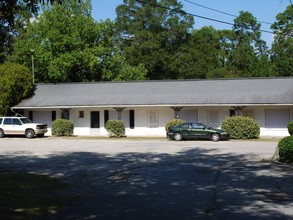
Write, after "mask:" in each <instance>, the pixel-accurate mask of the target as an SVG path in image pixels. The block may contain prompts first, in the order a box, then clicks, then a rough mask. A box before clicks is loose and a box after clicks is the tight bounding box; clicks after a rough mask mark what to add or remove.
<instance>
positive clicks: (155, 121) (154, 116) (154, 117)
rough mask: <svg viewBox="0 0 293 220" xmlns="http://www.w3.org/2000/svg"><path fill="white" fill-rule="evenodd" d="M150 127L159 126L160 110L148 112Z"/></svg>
mask: <svg viewBox="0 0 293 220" xmlns="http://www.w3.org/2000/svg"><path fill="white" fill-rule="evenodd" d="M148 127H149V128H158V127H159V112H158V111H149V112H148Z"/></svg>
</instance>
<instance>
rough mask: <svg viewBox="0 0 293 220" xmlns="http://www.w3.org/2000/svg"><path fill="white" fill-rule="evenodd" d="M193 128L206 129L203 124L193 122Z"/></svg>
mask: <svg viewBox="0 0 293 220" xmlns="http://www.w3.org/2000/svg"><path fill="white" fill-rule="evenodd" d="M191 128H193V129H204V126H203V125H202V124H197V123H192V124H191Z"/></svg>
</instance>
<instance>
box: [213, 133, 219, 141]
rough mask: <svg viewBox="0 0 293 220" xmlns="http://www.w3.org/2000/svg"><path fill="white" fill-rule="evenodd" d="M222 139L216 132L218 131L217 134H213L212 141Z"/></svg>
mask: <svg viewBox="0 0 293 220" xmlns="http://www.w3.org/2000/svg"><path fill="white" fill-rule="evenodd" d="M220 139H221V137H220V135H219V134H216V133H215V134H212V135H211V140H212V141H215V142H216V141H219V140H220Z"/></svg>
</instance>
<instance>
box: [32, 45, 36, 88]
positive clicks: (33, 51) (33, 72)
mask: <svg viewBox="0 0 293 220" xmlns="http://www.w3.org/2000/svg"><path fill="white" fill-rule="evenodd" d="M35 52H36V51H35V50H31V55H32V75H33V85H34V84H35V63H34V55H35Z"/></svg>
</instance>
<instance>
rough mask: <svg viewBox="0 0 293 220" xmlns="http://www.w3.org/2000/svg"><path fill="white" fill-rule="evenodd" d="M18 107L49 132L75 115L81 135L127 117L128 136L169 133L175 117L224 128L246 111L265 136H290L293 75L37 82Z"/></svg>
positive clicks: (76, 131)
mask: <svg viewBox="0 0 293 220" xmlns="http://www.w3.org/2000/svg"><path fill="white" fill-rule="evenodd" d="M13 109H14V110H15V111H20V112H22V113H23V114H24V115H25V116H28V117H30V118H31V119H33V120H34V121H35V122H45V123H47V124H48V128H49V130H50V127H51V122H52V121H53V120H55V119H56V118H67V119H70V120H72V121H73V123H74V125H75V129H74V134H75V135H101V136H106V135H107V134H108V133H107V131H106V129H105V123H106V122H107V121H108V120H112V119H121V120H123V121H124V123H125V128H126V129H125V130H126V135H127V136H165V124H166V122H168V121H169V120H171V119H174V118H181V119H183V120H186V121H199V122H203V123H206V124H208V125H210V126H212V127H216V128H218V127H220V126H221V122H222V121H223V119H224V118H225V117H228V116H232V115H246V116H249V117H252V118H254V119H255V120H256V121H257V122H258V123H259V125H260V128H261V136H286V135H288V131H287V124H288V122H289V121H291V120H292V119H293V77H288V78H254V79H219V80H182V81H181V80H176V81H175V80H174V81H136V82H100V83H65V84H37V85H36V89H35V91H34V94H33V96H32V97H30V98H28V99H25V100H23V101H21V102H20V103H19V104H18V105H16V106H14V107H13Z"/></svg>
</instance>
